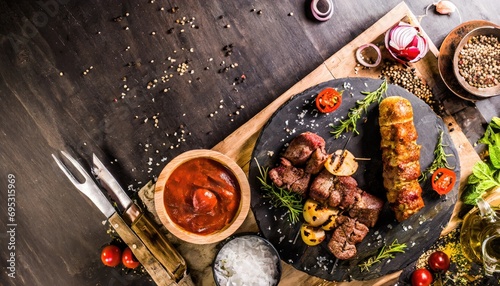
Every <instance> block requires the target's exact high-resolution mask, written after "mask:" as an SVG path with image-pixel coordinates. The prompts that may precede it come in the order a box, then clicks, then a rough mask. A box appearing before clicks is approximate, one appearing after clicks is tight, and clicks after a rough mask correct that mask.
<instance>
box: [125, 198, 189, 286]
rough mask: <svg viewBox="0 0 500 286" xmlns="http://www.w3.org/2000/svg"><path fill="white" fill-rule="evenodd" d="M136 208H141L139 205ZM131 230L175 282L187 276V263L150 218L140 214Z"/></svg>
mask: <svg viewBox="0 0 500 286" xmlns="http://www.w3.org/2000/svg"><path fill="white" fill-rule="evenodd" d="M134 207H137V208H139V207H138V206H137V205H134ZM131 228H132V230H133V231H134V232H135V233H136V234H137V236H139V238H140V239H141V240H142V241H143V242H144V244H145V245H146V247H147V248H148V249H149V250H150V251H151V253H152V254H153V256H155V257H156V258H157V259H158V261H159V262H160V263H161V264H162V265H163V266H164V267H165V269H166V270H167V271H168V272H169V274H170V275H171V276H172V277H173V278H174V280H175V281H179V280H181V279H182V278H183V277H184V276H185V275H186V272H187V266H186V261H185V260H184V258H183V257H182V256H181V255H180V254H179V252H177V250H176V249H175V248H174V246H173V245H172V244H170V242H169V241H168V240H167V238H166V237H165V235H163V233H161V231H160V230H159V228H158V226H157V225H156V223H154V222H153V221H151V220H150V219H149V217H148V216H146V215H144V213H142V212H140V214H139V216H138V217H137V219H135V220H134V221H133V222H132V225H131Z"/></svg>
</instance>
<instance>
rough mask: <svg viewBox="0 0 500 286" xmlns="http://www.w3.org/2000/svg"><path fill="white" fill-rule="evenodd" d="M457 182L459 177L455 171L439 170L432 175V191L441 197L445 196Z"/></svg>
mask: <svg viewBox="0 0 500 286" xmlns="http://www.w3.org/2000/svg"><path fill="white" fill-rule="evenodd" d="M456 181H457V175H455V172H453V170H450V169H447V168H439V169H437V170H436V171H435V172H434V173H433V174H432V178H431V184H432V189H434V191H436V192H437V193H438V194H440V195H445V194H447V193H449V192H450V191H451V190H452V189H453V187H454V186H455V182H456Z"/></svg>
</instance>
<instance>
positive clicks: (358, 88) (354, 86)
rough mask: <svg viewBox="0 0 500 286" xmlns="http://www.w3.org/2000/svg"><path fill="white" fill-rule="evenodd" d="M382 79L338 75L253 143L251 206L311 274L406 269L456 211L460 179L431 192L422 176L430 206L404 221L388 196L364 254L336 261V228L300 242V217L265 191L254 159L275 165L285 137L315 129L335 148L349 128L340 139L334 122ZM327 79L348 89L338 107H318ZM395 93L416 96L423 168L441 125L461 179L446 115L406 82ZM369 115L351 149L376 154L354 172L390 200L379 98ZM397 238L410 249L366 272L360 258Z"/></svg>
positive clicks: (294, 101)
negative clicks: (332, 245) (314, 242)
mask: <svg viewBox="0 0 500 286" xmlns="http://www.w3.org/2000/svg"><path fill="white" fill-rule="evenodd" d="M381 83H382V81H381V80H376V79H369V78H346V79H337V80H332V81H328V82H324V83H321V84H319V85H317V86H314V87H312V88H310V89H308V90H306V91H304V92H302V93H300V94H297V95H295V96H293V97H292V98H291V99H290V100H289V101H288V102H287V103H285V104H284V105H283V106H281V107H280V109H278V110H277V111H276V112H275V113H274V115H273V116H272V117H271V119H270V120H269V121H268V122H267V124H266V125H265V126H264V128H263V130H262V132H261V134H260V136H259V138H258V140H257V143H256V145H255V148H254V150H253V154H252V160H251V163H250V170H249V180H250V185H251V188H252V203H251V205H252V210H253V212H254V214H255V218H256V220H257V224H258V225H259V228H260V230H261V233H262V234H263V235H264V236H265V237H266V238H267V239H268V240H269V241H270V242H271V243H272V244H273V245H274V246H275V248H276V249H277V250H278V251H279V253H280V256H281V258H282V260H283V261H284V262H286V263H288V264H290V265H292V266H293V267H295V268H296V269H298V270H301V271H304V272H306V273H308V274H310V275H314V276H317V277H320V278H323V279H326V280H330V281H349V280H353V279H354V280H369V279H374V278H377V277H380V276H383V275H386V274H389V273H392V272H395V271H398V270H401V269H403V268H405V267H406V266H407V265H409V264H410V263H411V262H412V261H414V260H416V259H417V258H418V257H419V256H420V255H421V254H422V253H423V252H424V251H425V250H426V249H427V248H428V247H429V246H430V245H432V244H433V243H434V242H435V241H436V240H437V239H438V237H439V235H440V233H441V230H442V229H443V228H444V226H445V225H446V224H447V222H448V221H449V219H450V217H451V214H452V212H453V207H454V205H455V202H456V200H457V194H458V184H457V185H456V186H455V188H454V189H453V190H452V191H451V192H450V193H448V194H447V195H446V196H443V197H440V196H439V195H437V194H436V193H435V192H434V191H432V188H431V186H430V182H429V180H427V181H425V182H422V183H421V185H422V188H423V190H424V191H423V193H424V195H423V197H424V201H425V204H426V206H425V208H423V209H422V210H421V211H420V212H419V213H418V214H416V215H414V216H412V217H410V218H409V219H407V220H406V221H404V222H402V223H398V222H397V221H396V219H395V217H394V214H393V213H392V211H391V210H390V209H389V208H388V204H387V203H386V204H385V205H384V209H383V210H382V213H381V215H380V219H379V221H378V222H377V224H376V226H375V227H374V228H372V229H371V230H370V232H369V233H368V235H367V236H366V237H365V239H364V240H363V241H362V242H361V243H360V244H358V245H357V249H358V255H357V256H356V257H354V258H353V259H350V260H344V261H343V260H340V261H338V262H337V264H335V257H334V256H333V255H332V254H331V253H330V252H329V251H328V248H327V243H328V241H329V238H330V234H328V235H327V239H326V240H325V241H324V242H322V243H321V244H320V245H318V246H314V247H308V246H307V245H306V244H305V243H303V242H302V240H301V238H300V236H299V238H298V239H297V240H296V242H295V243H293V241H294V238H295V236H296V235H297V233H298V231H299V228H300V225H301V222H299V223H295V224H291V223H290V222H289V220H288V216H287V211H286V209H284V208H275V207H273V206H272V205H271V204H270V203H269V201H268V199H265V198H263V197H262V191H261V190H260V186H261V185H260V183H259V181H258V179H257V177H258V176H259V169H258V166H257V163H256V160H257V161H258V162H259V164H260V166H261V167H270V168H271V167H273V166H275V165H276V164H277V163H278V160H279V155H280V153H281V152H282V151H283V150H284V148H285V144H286V143H288V142H290V141H291V140H292V139H293V138H294V137H295V136H297V135H298V134H300V133H302V132H305V131H311V132H315V133H317V134H318V135H320V136H322V137H323V138H325V140H326V147H327V150H328V151H329V152H333V151H335V150H337V149H342V147H343V146H344V144H345V142H346V140H347V137H348V136H349V135H350V133H347V134H344V135H342V136H341V137H340V138H338V139H335V138H334V137H333V136H332V135H331V134H330V131H332V128H331V127H329V126H328V125H329V124H330V123H335V122H338V120H339V119H341V118H345V117H346V115H347V113H348V111H349V109H350V108H352V107H354V106H355V103H356V101H357V100H359V99H362V98H364V95H362V94H361V92H362V91H374V90H376V89H377V88H378V87H379V86H380V84H381ZM328 86H330V87H334V88H336V89H337V90H345V91H344V94H343V103H342V105H341V106H340V108H339V109H337V110H336V111H335V112H333V113H330V114H326V115H325V114H318V112H317V111H316V110H315V107H314V99H315V96H316V95H317V94H318V92H319V91H321V90H322V89H323V88H325V87H328ZM391 95H400V96H403V97H405V98H407V99H408V100H410V102H411V103H412V106H413V111H414V122H415V126H416V128H417V131H418V134H419V138H418V140H417V143H418V144H420V145H422V149H421V157H420V164H421V168H422V170H425V169H426V168H427V167H428V166H429V165H430V164H431V163H432V161H433V159H434V154H433V151H434V148H435V146H436V143H437V140H438V137H439V132H440V131H441V130H442V131H443V132H444V135H443V143H444V145H445V146H446V147H445V151H446V153H447V154H453V156H451V157H448V163H449V164H450V165H451V166H454V168H455V173H456V174H457V178H460V166H459V162H458V154H457V152H456V150H455V148H454V145H453V142H452V141H451V139H450V136H449V133H448V131H447V128H446V126H444V123H443V121H442V119H441V118H440V117H438V116H437V115H436V114H435V113H434V112H433V111H432V110H431V109H430V108H429V106H428V105H427V104H426V103H424V102H423V101H422V100H420V99H418V98H417V97H416V96H414V95H412V94H411V93H409V92H408V91H406V90H405V89H403V88H400V87H398V86H395V85H389V88H388V91H387V95H386V96H391ZM365 119H366V120H360V122H358V127H357V129H358V130H359V131H360V135H357V136H354V137H353V138H352V139H351V141H350V142H349V145H348V150H350V151H351V152H352V153H353V154H354V156H356V157H358V158H361V157H365V158H371V160H370V161H360V162H359V169H358V171H357V172H356V173H355V174H354V176H353V177H354V178H355V179H356V180H357V181H358V184H359V187H360V188H361V189H363V190H365V191H368V192H370V193H372V194H374V195H376V196H378V197H380V198H382V199H384V200H386V199H385V190H384V189H383V186H382V164H381V153H380V150H379V147H380V133H379V126H378V105H377V104H373V105H372V106H370V108H369V109H368V112H367V114H366V118H365ZM395 239H397V240H398V242H399V243H406V244H407V245H408V248H407V250H406V252H405V253H401V254H398V255H397V256H396V257H395V258H394V259H391V260H385V261H383V262H382V263H378V264H375V265H374V266H372V267H371V268H370V271H364V272H361V271H360V268H359V267H358V264H359V263H361V262H363V261H365V260H366V259H367V258H368V257H370V256H372V255H375V254H376V253H377V252H378V250H379V249H380V247H382V246H383V245H385V244H390V243H392V242H393V241H394V240H395ZM334 264H335V267H334ZM332 269H333V271H332Z"/></svg>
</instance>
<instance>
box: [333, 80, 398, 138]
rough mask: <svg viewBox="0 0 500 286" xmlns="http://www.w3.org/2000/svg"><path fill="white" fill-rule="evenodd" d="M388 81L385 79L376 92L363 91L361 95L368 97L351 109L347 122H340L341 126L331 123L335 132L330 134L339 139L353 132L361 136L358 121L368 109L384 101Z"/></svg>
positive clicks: (357, 102) (358, 101)
mask: <svg viewBox="0 0 500 286" xmlns="http://www.w3.org/2000/svg"><path fill="white" fill-rule="evenodd" d="M387 87H388V85H387V80H385V79H384V81H383V82H382V84H381V85H380V87H379V88H378V89H377V90H375V91H371V92H370V91H362V92H361V94H363V95H366V96H365V98H363V99H362V100H357V101H356V106H354V107H353V108H351V109H349V113H347V119H346V120H340V124H338V125H335V124H333V123H330V125H329V126H330V127H332V128H333V131H331V132H330V133H331V134H332V135H334V136H335V138H339V137H340V135H342V133H344V132H348V131H352V132H354V133H355V134H359V131H358V130H357V129H356V124H357V122H358V120H359V119H360V118H361V115H362V114H363V112H364V113H366V112H367V110H368V107H369V106H370V105H371V104H372V103H375V102H378V103H380V101H381V100H382V96H383V95H384V94H385V93H386V92H387Z"/></svg>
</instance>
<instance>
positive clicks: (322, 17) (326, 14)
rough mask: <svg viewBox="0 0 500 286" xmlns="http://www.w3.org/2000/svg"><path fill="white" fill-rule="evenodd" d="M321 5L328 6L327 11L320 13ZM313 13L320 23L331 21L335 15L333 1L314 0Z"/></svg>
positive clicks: (312, 2) (312, 3)
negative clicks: (319, 7)
mask: <svg viewBox="0 0 500 286" xmlns="http://www.w3.org/2000/svg"><path fill="white" fill-rule="evenodd" d="M319 5H327V7H328V10H327V11H323V12H322V11H320V10H319V9H318V6H319ZM311 12H312V14H313V16H314V18H316V20H318V21H326V20H328V19H330V18H331V17H332V15H333V1H332V0H312V1H311Z"/></svg>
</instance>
